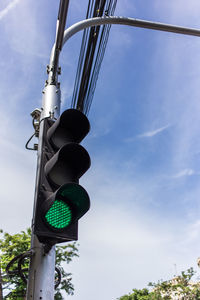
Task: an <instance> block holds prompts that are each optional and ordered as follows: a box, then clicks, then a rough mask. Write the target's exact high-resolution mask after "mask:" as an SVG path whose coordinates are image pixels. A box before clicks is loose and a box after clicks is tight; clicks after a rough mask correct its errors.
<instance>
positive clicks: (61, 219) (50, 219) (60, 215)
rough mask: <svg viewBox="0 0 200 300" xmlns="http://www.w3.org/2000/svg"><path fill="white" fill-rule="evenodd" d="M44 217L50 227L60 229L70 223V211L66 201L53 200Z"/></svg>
mask: <svg viewBox="0 0 200 300" xmlns="http://www.w3.org/2000/svg"><path fill="white" fill-rule="evenodd" d="M45 219H46V221H47V223H48V224H49V225H51V226H52V227H54V228H56V229H62V228H65V227H67V226H68V225H69V224H70V222H71V219H72V212H71V209H70V207H69V206H68V205H67V203H65V202H64V201H62V200H55V201H54V203H53V205H52V206H51V207H50V209H49V210H48V212H47V213H46V215H45Z"/></svg>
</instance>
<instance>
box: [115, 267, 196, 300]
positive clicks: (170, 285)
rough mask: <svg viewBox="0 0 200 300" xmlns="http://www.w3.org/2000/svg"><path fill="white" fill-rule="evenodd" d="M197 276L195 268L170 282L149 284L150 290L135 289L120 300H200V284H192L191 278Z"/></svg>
mask: <svg viewBox="0 0 200 300" xmlns="http://www.w3.org/2000/svg"><path fill="white" fill-rule="evenodd" d="M194 274H195V272H194V270H193V268H190V269H188V270H187V271H185V272H181V275H179V276H176V277H174V278H173V279H172V280H169V281H162V280H161V281H159V282H158V283H149V287H151V291H150V290H149V289H146V288H145V289H142V290H139V289H133V293H130V294H129V295H125V296H122V297H121V298H119V299H118V300H161V299H164V300H170V299H179V300H200V282H196V283H193V284H192V283H191V278H192V277H193V275H194Z"/></svg>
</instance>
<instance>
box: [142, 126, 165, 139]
mask: <svg viewBox="0 0 200 300" xmlns="http://www.w3.org/2000/svg"><path fill="white" fill-rule="evenodd" d="M169 126H170V125H169V124H168V125H166V126H163V127H160V128H157V129H155V130H152V131H147V132H144V133H142V134H139V135H138V136H137V137H138V138H146V137H147V138H148V137H153V136H155V135H157V134H158V133H161V132H162V131H164V130H166V129H167V128H169Z"/></svg>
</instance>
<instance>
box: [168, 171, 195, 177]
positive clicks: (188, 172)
mask: <svg viewBox="0 0 200 300" xmlns="http://www.w3.org/2000/svg"><path fill="white" fill-rule="evenodd" d="M192 175H200V173H197V172H195V171H194V170H193V169H184V170H182V171H180V172H178V173H177V174H175V175H173V176H172V177H173V178H180V177H185V176H192Z"/></svg>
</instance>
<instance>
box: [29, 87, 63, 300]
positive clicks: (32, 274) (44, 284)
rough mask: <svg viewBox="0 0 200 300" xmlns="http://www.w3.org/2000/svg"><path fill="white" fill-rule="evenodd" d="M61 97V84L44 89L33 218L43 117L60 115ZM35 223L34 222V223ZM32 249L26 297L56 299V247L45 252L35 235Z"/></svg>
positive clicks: (37, 174) (32, 240)
mask: <svg viewBox="0 0 200 300" xmlns="http://www.w3.org/2000/svg"><path fill="white" fill-rule="evenodd" d="M60 98H61V93H60V89H59V85H58V84H57V86H56V85H47V86H46V87H45V88H44V91H43V101H42V113H41V118H40V120H41V121H40V122H41V123H40V134H39V142H38V161H37V173H36V187H35V200H34V209H33V220H34V212H35V205H36V200H37V191H38V182H39V171H40V161H41V154H42V139H43V121H42V120H43V119H44V118H46V117H50V116H54V117H55V118H58V117H59V114H60ZM32 225H33V224H32ZM31 249H32V250H33V252H34V255H33V256H32V257H31V261H30V267H29V278H28V286H27V296H26V297H27V298H26V299H28V300H29V299H34V300H36V299H49V300H52V299H54V293H55V292H54V280H55V247H52V249H51V250H50V251H49V252H48V253H46V254H45V252H44V245H43V244H41V243H40V242H39V241H38V239H37V237H36V236H35V235H32V238H31Z"/></svg>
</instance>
